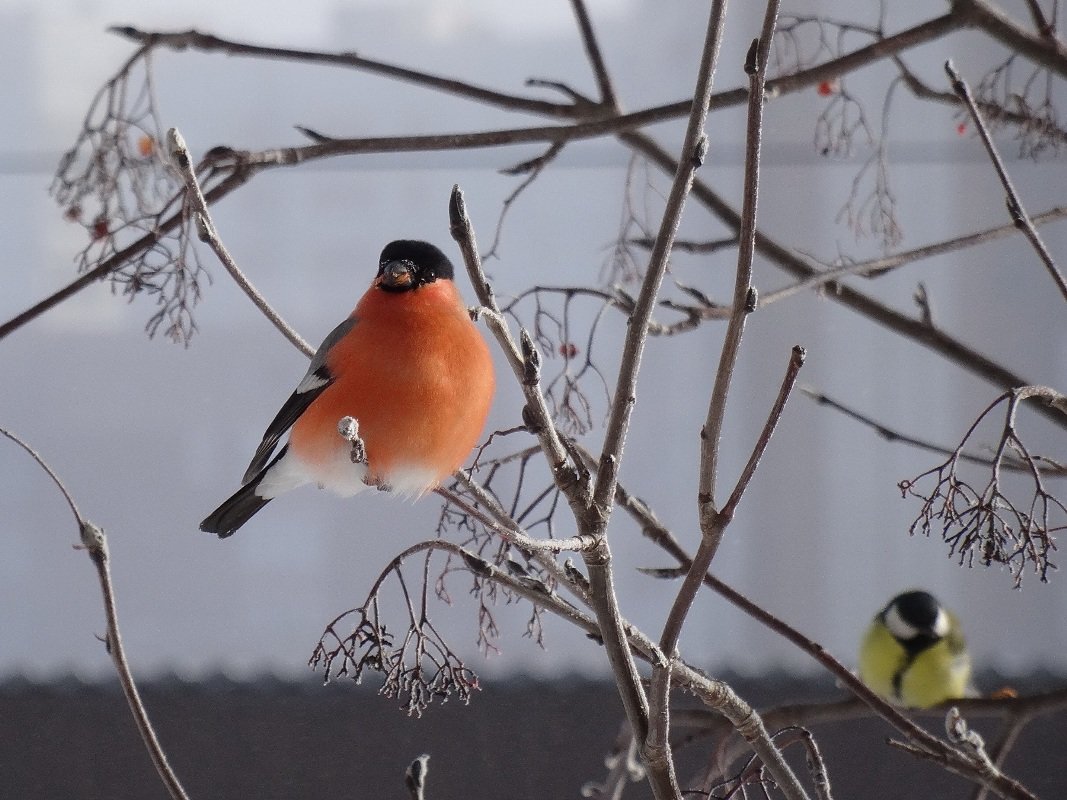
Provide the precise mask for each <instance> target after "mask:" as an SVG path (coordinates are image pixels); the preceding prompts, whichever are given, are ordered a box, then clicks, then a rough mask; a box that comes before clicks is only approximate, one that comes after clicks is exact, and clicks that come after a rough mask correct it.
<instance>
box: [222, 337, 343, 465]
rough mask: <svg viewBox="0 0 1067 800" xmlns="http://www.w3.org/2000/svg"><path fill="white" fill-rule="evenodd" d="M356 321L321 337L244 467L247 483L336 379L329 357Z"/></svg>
mask: <svg viewBox="0 0 1067 800" xmlns="http://www.w3.org/2000/svg"><path fill="white" fill-rule="evenodd" d="M355 325H356V318H355V317H349V318H348V319H346V320H345V321H344V322H342V323H341V324H340V325H338V326H337V327H336V328H334V329H333V330H332V331H330V333H329V335H328V336H327V337H326V338H325V339H323V340H322V344H320V345H319V349H318V350H316V351H315V355H313V356H312V357H311V364H310V365H309V366H308V371H307V373H305V375H304V377H303V379H302V380H301V381H300V383H299V384H298V385H297V387H296V391H294V392H293V393H292V394H291V395H290V396H289V399H288V400H286V401H285V404H284V405H283V406H282V407H281V409H280V410H279V411H278V413H277V415H275V417H274V419H273V420H271V423H270V425H268V426H267V431H266V433H264V434H263V441H262V442H260V443H259V447H257V448H256V454H255V455H254V456H252V461H251V463H250V464H249V465H248V469H247V470H245V474H244V478H242V480H241V482H242V483H248V482H249V481H250V480H252V479H253V478H254V477H256V475H257V474H258V473H259V471H260V470H261V469H263V467H264V466H266V464H267V462H268V461H269V460H270V456H271V453H273V452H274V448H275V447H277V446H278V442H279V441H280V440H281V438H282V436H283V435H284V434H285V432H286V431H287V430H289V428H291V427H292V426H293V423H294V422H296V421H297V419H299V417H300V415H301V414H303V413H304V410H305V409H306V408H307V407H308V406H309V405H311V403H312V402H314V400H315V398H316V397H318V396H319V395H320V394H322V392H323V390H324V389H325V388H326V387H327V386H329V385H330V384H331V383H333V375H331V374H330V369H329V367H328V366H327V364H326V358H327V356H328V355H329V352H330V349H331V348H332V347H333V346H334V345H335V344H337V342H338V341H340V340H341V339H342V338H343V337H344V335H345V334H346V333H348V332H349V331H350V330H352V328H353V327H355Z"/></svg>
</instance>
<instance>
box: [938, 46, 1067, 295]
mask: <svg viewBox="0 0 1067 800" xmlns="http://www.w3.org/2000/svg"><path fill="white" fill-rule="evenodd" d="M945 72H946V73H947V74H948V77H949V80H950V81H951V82H952V90H953V91H954V92H955V93H956V95H957V96H958V97H959V98H960V100H962V101H963V103H964V105H966V106H967V110H968V111H969V112H970V114H971V119H972V120H974V124H975V127H976V128H977V129H978V135H979V136H980V137H981V139H982V144H984V145H985V149H986V152H987V153H989V160H990V161H992V162H993V168H994V169H995V170H996V171H997V176H998V177H999V178H1000V183H1001V185H1003V187H1004V192H1005V193H1006V195H1007V198H1006V202H1007V206H1008V213H1009V214H1010V215H1011V218H1012V221H1013V222H1014V223H1015V227H1017V228H1019V229H1020V230H1022V232H1023V234H1025V236H1026V238H1027V239H1029V240H1030V244H1031V245H1033V247H1034V250H1035V251H1037V255H1038V257H1040V259H1041V261H1042V263H1044V265H1045V269H1047V270H1048V272H1049V275H1051V276H1052V280H1053V281H1054V282H1055V284H1056V287H1057V288H1058V289H1059V290H1060V294H1062V295H1063V299H1064V300H1067V280H1065V279H1064V277H1063V274H1062V273H1061V272H1060V270H1059V268H1058V267H1057V266H1056V262H1055V261H1053V259H1052V254H1051V253H1050V252H1049V251H1048V248H1047V247H1045V243H1044V242H1043V241H1042V240H1041V235H1040V234H1039V233H1038V232H1037V228H1035V227H1034V223H1033V222H1032V221H1031V219H1030V217H1029V215H1028V214H1027V213H1026V209H1025V208H1023V201H1022V198H1020V197H1019V193H1018V192H1017V191H1016V190H1015V186H1014V185H1012V182H1011V176H1010V175H1008V170H1007V169H1006V168H1005V167H1004V162H1003V161H1001V159H1000V154H999V153H998V152H997V148H996V146H995V145H994V144H993V137H992V136H990V135H989V128H988V127H987V126H986V124H985V120H984V119H982V114H981V112H980V111H979V110H978V106H977V105H976V104H975V102H974V97H972V96H971V89H970V87H969V86H967V83H966V82H965V81H964V80H963V78H961V77H960V74H959V73H958V72H956V69H955V68H954V67H953V66H952V62H951V61H946V62H945Z"/></svg>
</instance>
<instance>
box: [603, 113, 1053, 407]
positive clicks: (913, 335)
mask: <svg viewBox="0 0 1067 800" xmlns="http://www.w3.org/2000/svg"><path fill="white" fill-rule="evenodd" d="M619 139H620V141H623V142H625V143H626V144H627V145H629V146H630V147H632V148H633V149H634V150H636V151H637V152H639V153H641V154H642V155H644V156H646V157H647V158H648V159H649V160H650V161H652V162H654V163H656V164H658V165H659V166H660V167H661V168H662V169H664V170H666V171H672V170H674V169H676V168H677V162H676V161H675V159H674V157H673V156H672V155H671V154H670V153H668V152H667V151H666V150H664V149H663V148H662V147H660V145H658V144H657V143H656V142H655V141H654V140H653V139H651V138H650V137H648V136H646V135H645V134H643V133H635V132H630V133H625V134H621V135H620V136H619ZM693 196H694V197H696V198H697V200H699V201H700V202H701V203H702V204H703V205H704V206H705V207H706V208H707V209H708V210H710V211H711V212H712V213H713V214H715V216H717V217H718V218H719V219H720V220H722V222H724V223H725V224H726V225H728V226H729V227H731V228H733V229H734V230H738V229H739V228H740V224H741V217H740V215H739V214H738V212H737V210H736V209H734V208H733V207H732V206H731V205H730V204H729V203H728V202H726V200H725V199H724V198H723V197H722V195H720V194H719V193H717V192H716V191H715V190H714V189H712V188H711V187H710V186H709V185H708V184H707V183H705V182H703V181H701V180H700V179H697V180H696V181H694V183H693ZM756 251H757V252H758V253H760V255H762V256H763V257H764V258H767V259H768V260H769V261H771V262H772V263H774V264H776V265H777V266H778V267H780V268H781V269H783V270H785V271H786V272H789V273H790V274H792V275H796V276H797V277H800V278H809V277H812V276H814V275H818V274H819V273H820V270H819V269H818V268H816V267H815V266H813V265H812V264H810V263H809V262H808V261H807V260H805V259H804V258H802V257H800V256H798V255H797V254H796V253H794V252H793V251H792V250H790V249H789V248H787V247H786V246H785V245H783V244H781V243H780V242H778V241H776V240H775V239H772V238H771V237H770V236H768V235H767V234H765V233H763V232H762V231H757V232H756ZM825 296H826V297H827V299H830V300H834V301H836V302H839V303H842V304H844V305H845V306H847V307H848V308H851V309H852V310H853V311H856V312H857V313H859V314H862V315H863V316H865V317H867V318H869V319H871V320H872V321H874V322H877V323H878V324H879V325H882V326H883V327H885V328H887V329H888V330H891V331H893V332H894V333H897V334H899V335H901V336H903V337H904V338H906V339H910V340H912V341H915V342H917V343H919V344H922V345H924V346H926V347H927V348H929V349H931V350H933V351H934V352H936V353H939V354H940V355H942V356H944V357H945V358H947V359H949V360H950V361H952V362H953V363H955V364H957V365H958V366H960V367H962V368H964V369H967V370H968V371H970V372H972V373H974V374H975V375H977V376H979V377H981V378H982V379H983V380H986V381H988V382H989V383H991V384H993V385H995V386H999V387H1001V388H1004V389H1014V388H1016V387H1019V386H1026V385H1029V384H1030V383H1032V381H1027V380H1026V379H1025V378H1023V377H1022V376H1020V375H1018V374H1016V373H1015V372H1013V371H1012V370H1010V369H1008V368H1007V367H1005V366H1004V365H1002V364H999V363H997V362H996V361H994V360H993V359H991V358H989V357H988V356H986V355H984V354H982V353H979V352H978V351H977V350H975V349H974V348H972V347H969V346H968V345H966V344H964V343H963V342H961V341H959V340H958V339H956V338H954V337H953V336H951V335H949V334H947V333H945V332H944V331H942V330H941V329H940V328H934V327H931V326H929V325H926V324H925V323H923V321H922V320H921V319H914V318H912V317H909V316H908V315H906V314H902V313H901V312H899V311H895V310H894V309H892V308H890V307H889V306H887V305H885V304H884V303H882V302H880V301H879V300H876V299H875V298H874V297H871V296H870V295H867V294H864V293H863V292H860V291H859V290H857V289H853V288H852V287H851V286H848V285H847V284H844V283H841V282H839V281H832V282H830V283H828V284H827V285H826V294H825ZM1038 411H1039V413H1041V414H1042V415H1043V416H1044V417H1046V418H1047V419H1049V420H1051V421H1052V422H1053V423H1055V424H1056V425H1058V426H1061V427H1067V420H1065V419H1064V417H1063V415H1061V414H1059V413H1058V412H1056V411H1054V410H1053V409H1050V408H1047V407H1040V406H1039V407H1038Z"/></svg>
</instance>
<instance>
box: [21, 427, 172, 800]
mask: <svg viewBox="0 0 1067 800" xmlns="http://www.w3.org/2000/svg"><path fill="white" fill-rule="evenodd" d="M0 435H3V436H6V437H7V438H8V439H10V440H11V441H12V442H14V443H15V444H17V445H18V446H19V447H21V448H22V449H23V450H25V451H26V452H27V453H28V454H29V455H30V457H31V458H33V460H34V461H36V462H37V464H38V465H39V466H40V467H41V469H43V470H44V471H45V472H46V473H48V477H49V478H51V480H52V482H53V483H54V484H55V485H56V487H57V488H58V489H59V491H60V492H61V493H62V495H63V497H64V499H65V500H66V501H67V505H68V506H70V510H71V512H72V513H73V514H74V519H75V521H76V522H77V523H78V531H79V539H80V540H81V545H78V546H77V547H78V549H83V550H85V551H86V552H88V554H89V558H90V559H91V560H92V562H93V566H94V567H96V575H97V578H98V579H99V580H100V591H101V594H102V596H103V601H104V614H105V616H106V617H107V638H106V639H105V641H104V644H105V646H106V647H107V652H108V655H110V656H111V662H112V664H114V665H115V671H116V672H117V673H118V677H119V684H120V685H121V686H122V691H123V694H124V695H125V696H126V702H127V703H128V704H129V706H130V712H131V713H132V714H133V718H134V721H135V722H136V723H137V730H138V732H139V733H140V734H141V740H142V741H143V742H144V745H145V747H146V748H147V749H148V754H149V755H150V756H151V758H152V763H153V764H154V765H155V768H156V772H158V773H159V777H160V779H161V780H162V781H163V784H164V786H166V787H167V791H168V792H169V793H170V796H171V798H173V800H188V795H187V794H186V793H185V790H184V789H183V788H182V785H181V782H180V781H179V780H178V776H177V775H176V774H175V773H174V770H173V769H172V768H171V766H170V762H169V761H168V760H167V754H166V753H165V752H164V751H163V747H162V746H161V745H160V743H159V738H158V737H157V736H156V731H155V729H154V728H153V727H152V722H151V720H150V719H149V718H148V711H147V710H146V709H145V707H144V703H143V702H142V700H141V694H140V692H139V691H138V689H137V683H136V682H135V681H134V678H133V672H132V671H131V670H130V664H129V661H128V660H127V659H126V650H125V648H124V647H123V646H122V634H121V632H120V630H119V616H118V608H117V606H116V604H115V589H114V585H113V584H112V581H111V562H110V559H111V556H110V554H109V552H108V546H107V538H106V537H105V536H104V530H103V528H100V527H99V526H97V525H95V524H94V523H92V522H90V521H89V520H88V519H86V518H85V517H83V516H82V515H81V512H80V511H78V506H77V505H76V504H75V502H74V498H73V497H72V496H71V493H70V492H69V491H68V490H67V487H66V486H65V485H64V484H63V482H62V481H61V480H60V479H59V476H58V475H57V474H56V473H55V471H54V470H53V469H52V467H51V466H49V465H48V463H47V462H46V461H45V460H44V459H43V458H42V457H41V456H40V455H39V454H38V453H37V451H36V450H34V449H33V448H32V447H30V445H28V444H27V443H26V442H25V441H23V440H22V439H20V438H19V437H18V436H16V435H15V434H13V433H11V432H10V431H8V430H6V429H4V428H0Z"/></svg>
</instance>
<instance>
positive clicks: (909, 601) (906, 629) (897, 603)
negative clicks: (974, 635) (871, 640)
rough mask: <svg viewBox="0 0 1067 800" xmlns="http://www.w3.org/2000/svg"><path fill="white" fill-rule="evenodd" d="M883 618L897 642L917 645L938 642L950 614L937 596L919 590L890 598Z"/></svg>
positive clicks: (947, 624) (943, 634)
mask: <svg viewBox="0 0 1067 800" xmlns="http://www.w3.org/2000/svg"><path fill="white" fill-rule="evenodd" d="M882 619H883V620H884V621H885V624H886V627H887V628H889V631H890V633H892V634H893V636H894V637H895V638H896V639H897V640H898V641H900V642H905V643H906V642H913V643H915V644H917V645H919V644H930V643H933V642H936V641H938V640H939V639H941V638H943V637H944V636H945V635H946V634H947V633H948V629H949V618H948V614H947V612H946V611H945V610H944V609H943V608H942V607H941V604H940V603H939V602H937V598H936V597H934V596H933V595H932V594H930V593H929V592H924V591H922V590H919V589H914V590H912V591H909V592H904V593H902V594H898V595H897V596H896V597H894V598H893V599H892V600H890V601H889V605H887V606H886V607H885V610H883V611H882Z"/></svg>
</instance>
